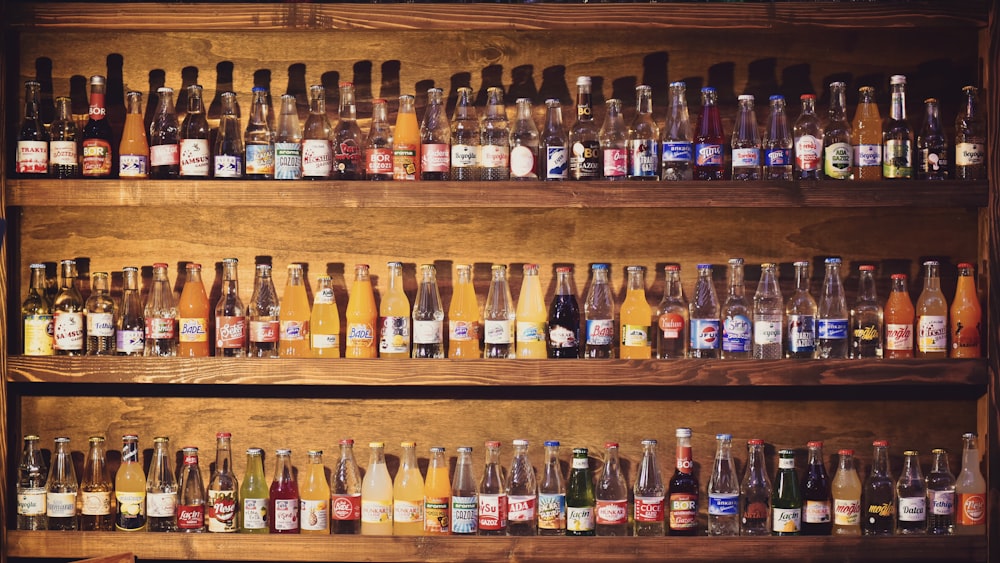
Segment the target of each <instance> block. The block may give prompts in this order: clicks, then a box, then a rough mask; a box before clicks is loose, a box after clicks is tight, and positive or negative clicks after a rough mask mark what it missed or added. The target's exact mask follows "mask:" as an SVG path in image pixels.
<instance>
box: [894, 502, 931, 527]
mask: <svg viewBox="0 0 1000 563" xmlns="http://www.w3.org/2000/svg"><path fill="white" fill-rule="evenodd" d="M926 508H927V498H926V497H924V496H919V497H899V515H898V518H899V521H900V522H924V521H926V520H927V511H926Z"/></svg>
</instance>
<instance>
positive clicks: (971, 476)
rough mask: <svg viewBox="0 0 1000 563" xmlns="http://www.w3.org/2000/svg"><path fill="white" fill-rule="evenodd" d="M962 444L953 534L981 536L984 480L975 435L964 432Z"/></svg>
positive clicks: (983, 513)
mask: <svg viewBox="0 0 1000 563" xmlns="http://www.w3.org/2000/svg"><path fill="white" fill-rule="evenodd" d="M962 442H963V446H962V470H961V471H960V472H959V473H958V478H957V479H956V483H955V493H956V494H957V495H958V498H957V501H956V503H955V507H956V508H955V510H956V512H957V515H956V519H955V533H956V534H958V535H960V536H964V535H969V536H974V535H982V534H984V533H985V532H986V480H985V479H983V474H982V472H981V471H980V470H979V447H978V446H977V445H976V435H975V434H974V433H972V432H966V433H965V434H962Z"/></svg>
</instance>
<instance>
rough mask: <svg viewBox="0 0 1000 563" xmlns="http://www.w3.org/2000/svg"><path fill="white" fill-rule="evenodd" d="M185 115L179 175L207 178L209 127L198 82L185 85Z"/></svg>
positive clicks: (208, 172) (208, 167)
mask: <svg viewBox="0 0 1000 563" xmlns="http://www.w3.org/2000/svg"><path fill="white" fill-rule="evenodd" d="M186 92H187V115H185V116H184V121H182V122H181V128H180V172H179V174H180V176H182V177H185V178H208V177H209V176H211V175H212V147H211V145H210V144H209V136H210V133H211V128H210V127H209V125H208V119H207V118H206V117H205V105H204V102H203V101H202V98H201V96H202V88H201V86H199V85H198V84H192V85H190V86H188V87H187V90H186Z"/></svg>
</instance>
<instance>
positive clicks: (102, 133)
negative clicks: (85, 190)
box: [82, 75, 117, 178]
mask: <svg viewBox="0 0 1000 563" xmlns="http://www.w3.org/2000/svg"><path fill="white" fill-rule="evenodd" d="M104 93H105V79H104V77H103V76H100V75H94V76H91V77H90V112H89V113H90V117H89V118H88V119H87V124H86V125H84V126H83V135H82V138H83V143H82V148H83V177H84V178H110V177H111V176H112V173H117V170H115V169H114V164H115V158H114V156H115V151H114V149H113V148H112V147H111V143H112V139H113V136H114V133H113V132H112V131H111V124H110V123H108V120H107V119H106V117H107V110H106V108H105V106H104Z"/></svg>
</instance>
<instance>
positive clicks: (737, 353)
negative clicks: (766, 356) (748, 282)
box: [691, 258, 753, 360]
mask: <svg viewBox="0 0 1000 563" xmlns="http://www.w3.org/2000/svg"><path fill="white" fill-rule="evenodd" d="M743 291H744V288H743V259H742V258H732V259H730V260H729V289H728V291H727V294H726V300H725V301H724V302H723V304H722V355H721V357H722V358H723V359H725V360H734V359H736V360H739V359H746V358H749V357H750V356H751V353H752V352H753V330H752V327H753V323H752V321H751V319H750V317H751V315H752V314H753V309H752V305H751V304H750V302H749V301H747V298H746V297H745V296H744V294H743ZM691 318H694V315H691ZM703 330H704V329H703ZM692 332H693V330H692Z"/></svg>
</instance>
